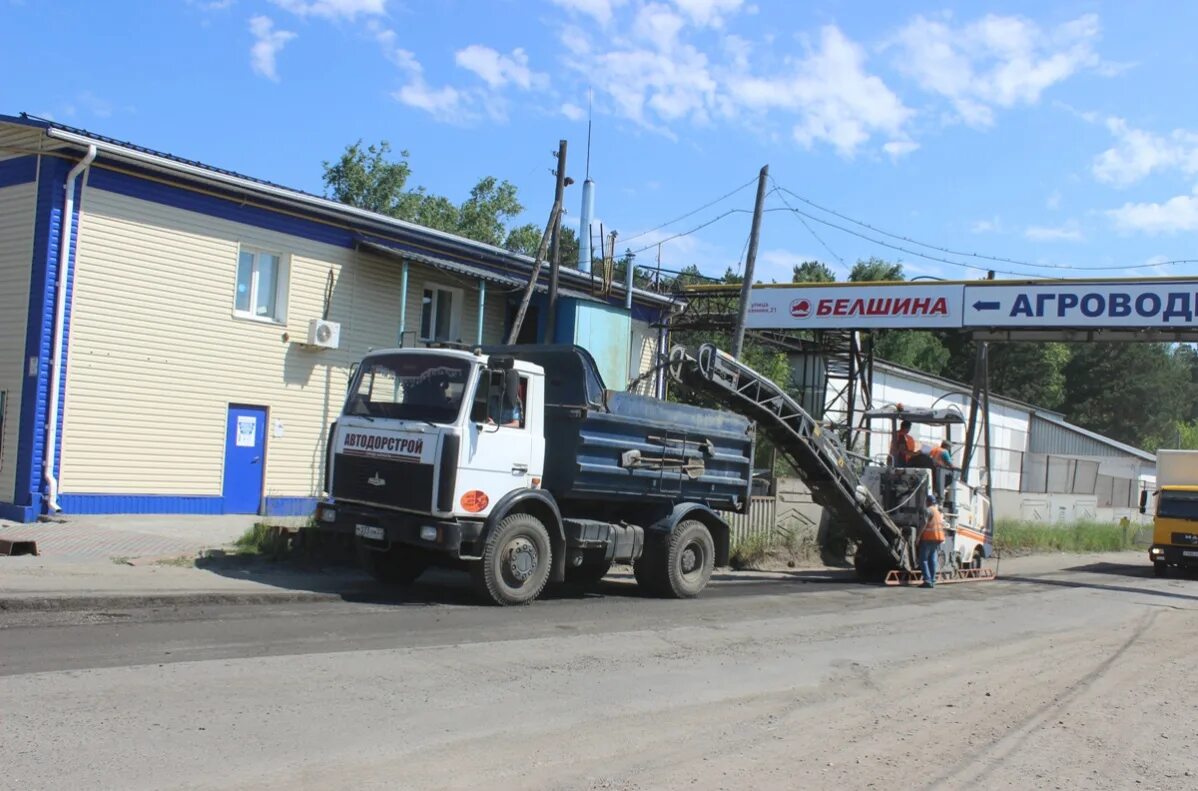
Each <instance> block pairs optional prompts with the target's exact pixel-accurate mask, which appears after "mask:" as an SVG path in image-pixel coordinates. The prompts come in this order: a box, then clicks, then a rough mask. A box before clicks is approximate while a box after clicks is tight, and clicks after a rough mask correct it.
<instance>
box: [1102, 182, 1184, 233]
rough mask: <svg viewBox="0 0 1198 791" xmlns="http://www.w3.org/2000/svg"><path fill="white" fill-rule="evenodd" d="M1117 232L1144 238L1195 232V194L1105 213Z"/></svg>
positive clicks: (1129, 204)
mask: <svg viewBox="0 0 1198 791" xmlns="http://www.w3.org/2000/svg"><path fill="white" fill-rule="evenodd" d="M1106 214H1107V216H1108V217H1110V218H1111V219H1112V220H1113V221H1114V223H1115V227H1116V228H1118V229H1119V230H1121V231H1139V232H1141V233H1147V234H1158V233H1176V232H1177V231H1195V230H1198V190H1195V193H1194V194H1191V195H1177V196H1175V197H1172V198H1170V199H1169V200H1167V201H1165V202H1164V203H1125V204H1123V205H1122V206H1120V207H1119V208H1118V209H1110V210H1108V211H1107V212H1106Z"/></svg>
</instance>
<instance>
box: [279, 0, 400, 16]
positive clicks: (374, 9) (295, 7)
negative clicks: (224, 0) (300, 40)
mask: <svg viewBox="0 0 1198 791" xmlns="http://www.w3.org/2000/svg"><path fill="white" fill-rule="evenodd" d="M270 2H272V3H274V4H275V5H277V6H278V7H279V8H282V9H284V10H285V11H290V12H291V13H293V14H296V15H297V16H315V17H323V18H325V19H350V20H353V19H357V18H358V15H359V14H364V15H366V16H382V15H383V14H386V13H387V0H270Z"/></svg>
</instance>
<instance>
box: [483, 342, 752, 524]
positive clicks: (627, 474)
mask: <svg viewBox="0 0 1198 791" xmlns="http://www.w3.org/2000/svg"><path fill="white" fill-rule="evenodd" d="M484 351H485V352H487V353H488V354H491V355H510V356H512V357H514V358H516V359H519V360H526V361H528V362H531V363H534V364H536V365H539V366H541V367H542V368H544V369H545V402H546V405H545V472H544V477H543V480H542V483H541V486H542V488H544V489H546V490H548V491H549V492H550V493H551V494H553V496H554V499H555V500H557V502H558V504H559V506H560V507H561V509H562V512H563V515H569V514H570V513H586V514H589V515H590V516H591V517H592V518H594V517H595V516H596V515H597V513H603V512H606V513H608V514H609V515H611V516H613V517H614V518H620V515H621V513H627V512H629V510H630V509H638V510H640V509H645V510H660V509H662V508H664V507H666V506H669V505H671V504H674V503H681V502H693V503H703V504H705V505H707V506H709V507H710V508H713V509H718V510H722V511H734V512H737V513H743V512H744V511H745V509H747V508H748V503H749V493H750V487H751V485H752V463H753V440H754V432H753V424H752V423H751V422H750V421H749V420H748V419H747V418H745V417H742V416H740V415H736V414H733V413H730V412H721V411H718V410H714V409H703V408H701V407H696V406H689V405H687V404H674V403H670V402H668V401H660V400H658V399H656V398H650V397H648V396H641V395H634V394H631V393H624V392H617V391H612V390H606V389H605V388H604V386H603V380H602V379H601V378H600V376H599V374H598V371H597V370H596V367H595V363H594V361H593V360H592V359H591V356H590V354H589V353H588V352H587V351H586V350H585V349H583V348H581V347H579V346H506V347H490V348H484Z"/></svg>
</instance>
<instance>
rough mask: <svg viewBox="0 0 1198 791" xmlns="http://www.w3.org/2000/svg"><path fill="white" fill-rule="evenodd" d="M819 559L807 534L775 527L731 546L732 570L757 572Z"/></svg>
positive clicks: (816, 546)
mask: <svg viewBox="0 0 1198 791" xmlns="http://www.w3.org/2000/svg"><path fill="white" fill-rule="evenodd" d="M818 556H819V545H818V544H817V542H816V540H815V535H814V534H813V533H812V532H811V531H810V530H800V529H797V528H791V527H778V528H775V529H774V530H773V531H772V532H770V533H758V534H755V535H751V536H748V537H746V538H744V539H743V540H741V541H737V542H736V543H735V544H733V545H732V552H731V557H730V558H729V563H730V565H731V566H732V568H734V569H737V570H743V569H760V568H764V567H769V566H787V567H789V568H794V567H795V566H797V565H799V564H801V563H806V562H809V561H811V560H812V559H813V558H815V557H818Z"/></svg>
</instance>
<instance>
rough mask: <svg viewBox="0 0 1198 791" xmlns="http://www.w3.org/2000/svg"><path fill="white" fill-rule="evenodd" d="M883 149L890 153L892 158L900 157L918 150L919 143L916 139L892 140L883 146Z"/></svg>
mask: <svg viewBox="0 0 1198 791" xmlns="http://www.w3.org/2000/svg"><path fill="white" fill-rule="evenodd" d="M882 150H883V151H885V152H886V153H887V154H889V155H890V157H891V159H899V158H900V157H905V156H907V154H910V153H913V152H915V151H918V150H919V143H916V142H915V141H914V140H891V141H890V142H889V143H886V144H884V145H883V146H882Z"/></svg>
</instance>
